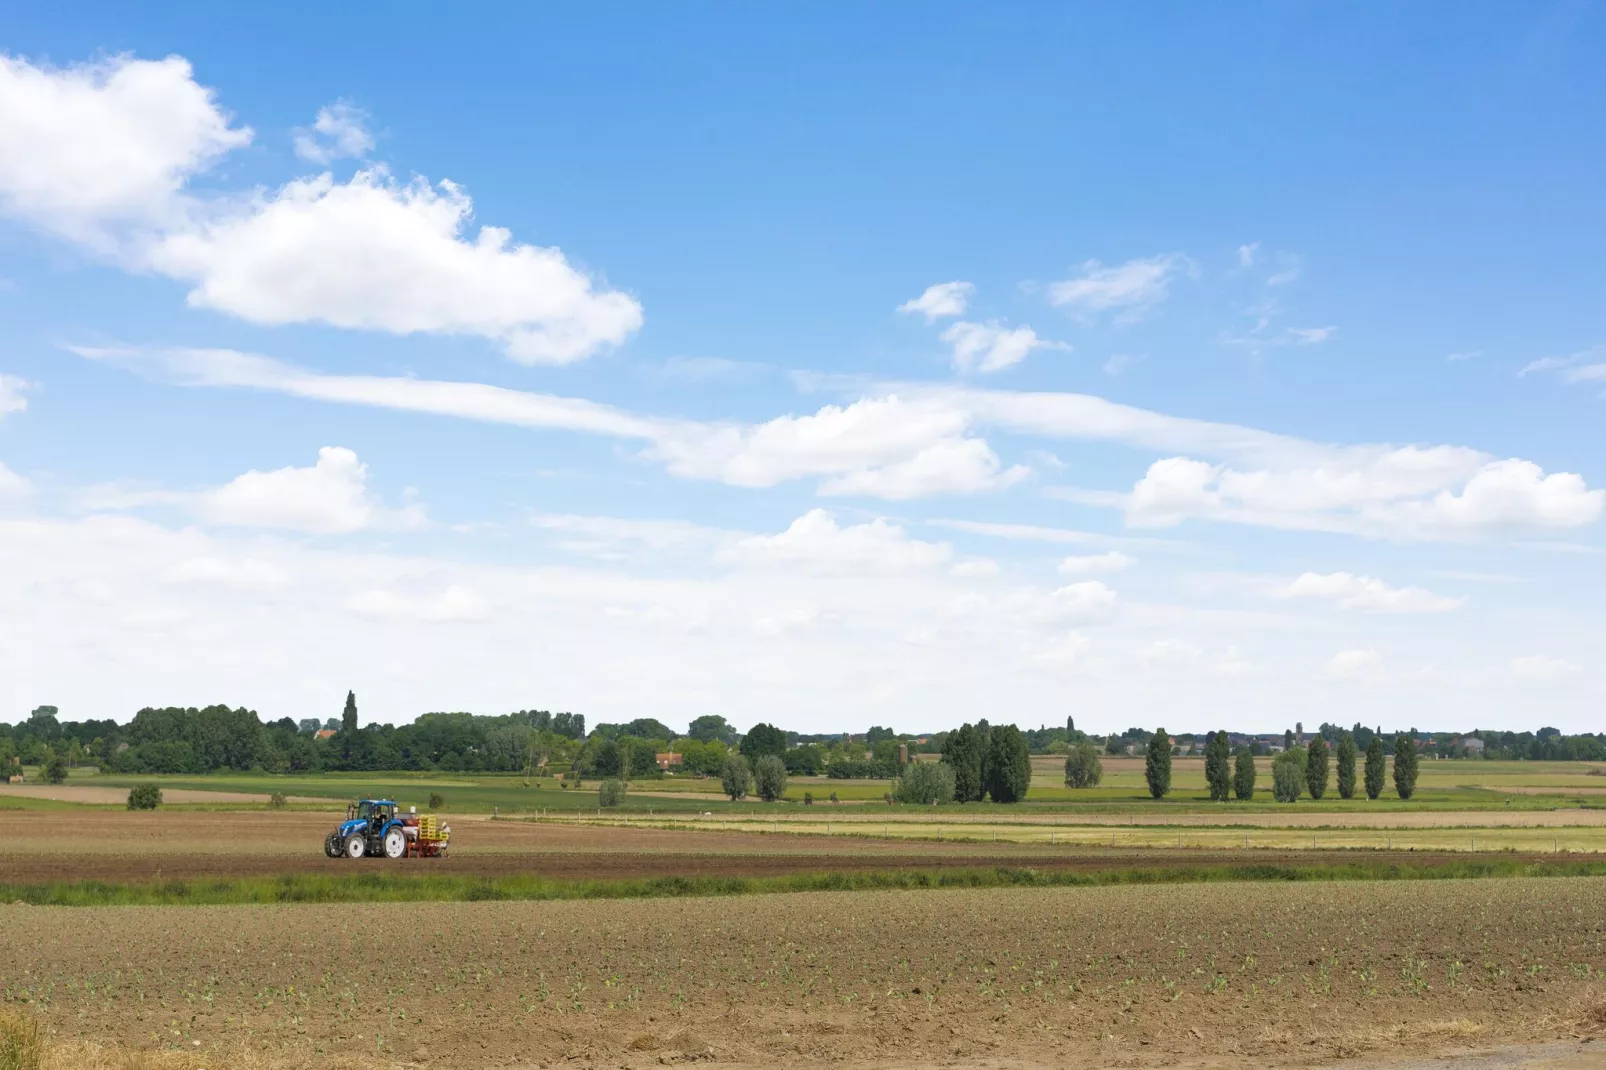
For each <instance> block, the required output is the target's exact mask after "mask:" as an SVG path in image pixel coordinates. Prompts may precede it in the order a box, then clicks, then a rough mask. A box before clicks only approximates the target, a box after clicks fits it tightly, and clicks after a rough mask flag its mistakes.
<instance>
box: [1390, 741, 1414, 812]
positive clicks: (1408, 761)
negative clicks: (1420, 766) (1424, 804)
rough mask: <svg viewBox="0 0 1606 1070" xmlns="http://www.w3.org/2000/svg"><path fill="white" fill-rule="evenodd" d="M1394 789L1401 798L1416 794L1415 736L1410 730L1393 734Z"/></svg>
mask: <svg viewBox="0 0 1606 1070" xmlns="http://www.w3.org/2000/svg"><path fill="white" fill-rule="evenodd" d="M1394 790H1395V791H1397V792H1399V793H1400V798H1402V799H1409V798H1410V797H1411V796H1412V795H1414V794H1416V737H1415V736H1413V735H1412V734H1411V733H1410V732H1398V733H1396V734H1395V736H1394Z"/></svg>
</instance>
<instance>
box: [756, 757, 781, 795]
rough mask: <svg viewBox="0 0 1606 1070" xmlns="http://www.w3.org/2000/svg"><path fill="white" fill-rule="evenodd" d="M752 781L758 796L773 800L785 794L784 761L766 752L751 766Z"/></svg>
mask: <svg viewBox="0 0 1606 1070" xmlns="http://www.w3.org/2000/svg"><path fill="white" fill-rule="evenodd" d="M753 783H754V785H755V787H756V789H757V791H758V797H759V798H760V799H763V800H764V801H765V802H774V801H775V800H776V799H779V798H782V797H783V796H785V795H786V763H785V762H783V761H782V760H781V759H780V758H778V757H776V756H775V755H773V754H766V755H764V757H762V758H760V759H759V760H758V764H757V765H755V766H753Z"/></svg>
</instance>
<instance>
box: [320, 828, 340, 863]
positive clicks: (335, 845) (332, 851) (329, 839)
mask: <svg viewBox="0 0 1606 1070" xmlns="http://www.w3.org/2000/svg"><path fill="white" fill-rule="evenodd" d="M323 853H324V854H326V855H328V856H329V857H330V858H339V857H340V833H338V832H331V833H330V834H329V835H327V836H325V837H324V838H323Z"/></svg>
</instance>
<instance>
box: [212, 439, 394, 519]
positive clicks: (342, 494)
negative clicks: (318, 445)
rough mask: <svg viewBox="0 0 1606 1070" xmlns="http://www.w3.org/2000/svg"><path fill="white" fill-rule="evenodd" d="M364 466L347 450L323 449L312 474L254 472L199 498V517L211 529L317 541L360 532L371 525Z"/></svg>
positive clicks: (305, 471) (288, 470)
mask: <svg viewBox="0 0 1606 1070" xmlns="http://www.w3.org/2000/svg"><path fill="white" fill-rule="evenodd" d="M367 480H368V466H367V465H365V464H363V463H362V462H361V461H359V460H358V459H357V455H356V454H355V453H353V452H352V451H351V450H348V449H344V448H342V447H340V446H325V447H323V448H322V449H320V450H319V451H318V463H317V464H315V465H313V466H312V467H311V468H293V467H288V468H278V469H275V470H273V471H271V472H258V471H256V470H255V469H253V470H252V471H249V472H246V473H245V474H244V475H242V476H238V477H236V478H235V479H233V480H231V481H230V482H228V483H226V484H224V485H223V486H221V487H219V488H217V489H216V490H213V491H209V492H207V493H206V494H205V495H203V496H202V497H201V499H200V501H199V503H198V506H199V512H200V513H201V515H202V516H203V517H204V518H205V519H206V520H208V521H210V522H212V523H214V524H227V525H231V526H235V527H273V528H288V529H290V530H292V531H305V532H311V533H315V534H322V535H337V534H344V533H348V532H353V531H361V530H362V529H363V528H365V527H367V526H368V525H369V524H370V523H371V522H372V521H373V519H374V515H375V511H376V510H375V507H374V505H373V503H372V502H371V501H370V500H369V498H368V488H367Z"/></svg>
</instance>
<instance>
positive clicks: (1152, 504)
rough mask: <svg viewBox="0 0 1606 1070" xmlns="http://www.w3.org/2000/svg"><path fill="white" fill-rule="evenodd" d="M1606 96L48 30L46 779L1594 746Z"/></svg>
mask: <svg viewBox="0 0 1606 1070" xmlns="http://www.w3.org/2000/svg"><path fill="white" fill-rule="evenodd" d="M1603 39H1606V13H1603V11H1602V10H1601V9H1600V7H1599V5H1591V4H1586V3H1558V4H1554V5H1549V6H1544V5H1528V6H1520V5H1510V4H1456V5H1426V4H1424V5H1414V6H1412V7H1410V8H1406V9H1399V8H1389V7H1384V6H1382V5H1376V6H1354V5H1352V6H1349V7H1345V8H1334V7H1321V6H1317V5H1307V4H1295V3H1287V4H1265V5H1257V4H1232V5H1228V4H1221V5H1209V6H1199V7H1197V8H1186V7H1181V6H1178V7H1176V8H1171V9H1164V10H1162V9H1154V8H1150V9H1138V8H1116V7H1113V6H1111V7H1106V8H1094V7H1092V6H1088V7H1086V8H1083V9H1075V8H1067V7H1066V6H1063V5H1052V6H1051V5H1042V6H1031V5H988V6H985V7H983V6H981V5H968V6H967V5H957V4H954V5H928V6H925V7H922V8H921V9H920V10H919V11H915V10H914V9H912V8H907V7H897V6H885V5H884V6H882V7H879V8H875V9H869V10H854V11H851V12H850V11H847V10H846V9H830V8H820V7H815V8H809V9H804V8H798V9H793V10H783V9H764V10H758V9H751V8H745V7H741V6H737V5H683V6H675V7H670V6H659V7H656V8H654V7H641V6H630V7H626V6H619V7H607V6H603V5H585V6H582V5H573V6H568V7H563V6H547V7H544V8H542V9H540V10H529V9H527V8H526V7H523V6H508V7H506V8H500V9H498V8H478V9H475V10H473V11H472V12H469V11H466V10H463V9H458V10H456V11H454V12H453V13H452V14H451V15H450V17H448V16H446V15H443V14H440V13H431V14H428V15H425V14H424V13H423V11H422V9H419V11H418V12H415V13H414V15H413V17H406V18H398V17H395V16H391V17H389V18H386V19H383V20H381V19H375V18H373V17H372V16H370V15H369V14H367V13H365V12H359V11H357V10H355V9H352V10H342V11H336V12H333V13H331V12H329V11H327V10H324V9H319V8H313V7H311V6H300V7H297V6H293V5H291V6H280V7H277V8H275V9H274V11H273V12H272V13H271V14H262V15H260V16H259V15H254V14H250V13H236V12H231V13H230V14H229V17H228V18H226V19H220V18H218V17H216V14H215V12H210V11H208V10H207V9H202V8H200V7H198V6H197V7H191V8H185V7H183V6H174V7H170V8H168V9H167V10H166V11H165V12H163V13H160V14H155V15H153V14H150V13H146V12H139V11H135V10H133V9H128V8H126V7H122V6H105V7H94V6H60V7H51V8H49V9H46V8H38V9H35V10H34V11H31V12H26V11H25V12H18V11H8V12H6V13H5V14H3V15H0V56H3V59H0V279H3V283H0V324H3V325H4V328H5V331H4V346H3V348H0V376H4V378H0V465H3V467H0V619H4V620H5V622H6V627H5V629H4V630H3V633H0V634H4V635H5V636H6V638H5V639H4V640H3V641H0V719H7V720H14V719H16V718H18V717H21V716H25V715H26V712H27V710H29V709H31V708H32V707H33V706H34V705H37V704H39V703H45V702H48V703H53V704H56V705H59V706H61V707H62V709H63V712H64V715H66V716H69V717H81V716H95V717H103V716H113V717H118V718H126V717H127V716H129V715H131V714H132V712H133V711H134V710H136V709H137V708H139V707H140V706H143V705H147V704H169V703H173V704H186V705H188V704H198V703H206V702H212V701H226V702H230V703H240V704H247V705H251V706H253V707H255V708H257V709H259V710H261V711H262V712H264V713H265V714H269V715H272V716H280V715H291V716H302V715H311V714H315V713H319V712H320V711H321V710H322V709H323V708H324V707H325V706H329V705H330V704H331V703H335V704H338V702H339V701H340V700H341V699H342V698H343V696H344V691H345V689H346V688H348V687H351V688H355V689H356V690H357V691H358V693H359V695H360V696H362V697H363V700H364V701H363V710H364V714H365V716H372V717H375V718H379V719H385V720H396V719H405V718H408V717H411V716H413V715H414V714H416V713H418V712H421V711H424V710H430V709H472V710H476V711H479V712H499V711H503V710H506V709H515V708H530V707H546V708H553V709H573V710H576V711H578V712H583V713H585V714H587V716H588V717H590V718H592V720H593V721H596V720H619V719H628V718H629V717H633V716H639V715H650V716H658V717H660V718H661V719H663V720H666V721H668V722H670V723H672V724H673V723H677V722H679V723H684V722H685V721H686V720H688V719H689V718H690V717H693V716H696V715H698V714H701V713H709V712H713V713H722V714H725V715H726V716H728V717H730V718H731V719H732V720H733V721H734V722H736V723H737V724H739V725H743V726H746V725H748V724H750V723H752V722H753V721H755V720H760V719H766V718H773V719H777V720H779V721H781V722H782V723H785V724H787V725H788V726H791V727H795V728H799V729H815V730H837V729H861V730H862V728H863V727H864V726H865V725H868V724H870V723H892V724H894V725H896V726H898V727H900V728H907V729H918V728H926V727H940V726H943V725H947V724H950V723H956V722H957V721H959V720H963V719H973V718H974V717H976V716H987V717H989V718H991V719H992V720H994V721H995V722H996V721H1001V720H1016V721H1019V722H1021V723H1023V724H1037V723H1042V722H1049V723H1053V722H1057V721H1061V720H1063V718H1064V717H1065V716H1067V715H1072V716H1075V717H1076V718H1077V721H1078V724H1079V725H1082V726H1084V727H1088V728H1091V729H1108V728H1112V727H1113V728H1124V727H1126V726H1127V725H1128V724H1134V723H1141V724H1146V725H1153V724H1164V725H1166V726H1167V727H1168V728H1170V729H1171V730H1172V731H1194V730H1203V729H1207V728H1214V727H1219V726H1222V725H1228V724H1230V725H1232V726H1234V727H1243V728H1262V729H1275V728H1280V727H1282V726H1283V725H1284V724H1285V723H1290V722H1292V721H1294V720H1303V721H1305V722H1306V723H1316V722H1319V721H1322V720H1337V721H1342V722H1344V723H1350V722H1352V721H1355V720H1364V721H1367V722H1368V723H1381V724H1383V725H1384V726H1385V727H1410V726H1415V727H1419V728H1443V729H1457V728H1468V729H1469V728H1473V727H1479V726H1483V727H1495V726H1499V727H1537V725H1538V724H1540V723H1550V724H1555V725H1557V726H1559V727H1562V728H1566V729H1574V730H1586V729H1587V730H1595V729H1598V728H1599V727H1600V725H1599V710H1600V709H1601V708H1602V702H1603V700H1606V675H1603V671H1602V670H1601V669H1600V667H1599V666H1598V665H1597V664H1596V662H1597V661H1598V653H1597V651H1598V650H1600V649H1601V646H1602V640H1603V639H1606V626H1603V620H1602V616H1601V612H1600V609H1599V606H1600V605H1601V604H1602V595H1603V594H1606V582H1603V576H1606V568H1603V559H1602V557H1601V553H1602V550H1603V549H1606V540H1603V539H1602V537H1601V524H1600V520H1601V515H1602V512H1603V509H1606V492H1603V490H1602V489H1601V488H1602V487H1603V486H1606V471H1603V470H1602V469H1603V468H1606V464H1603V462H1606V451H1603V445H1606V442H1603V439H1606V436H1603V433H1602V420H1601V417H1602V413H1603V408H1602V406H1603V405H1606V399H1603V391H1606V348H1603V347H1606V323H1603V322H1602V320H1603V314H1602V311H1601V309H1602V301H1601V294H1602V291H1603V285H1602V284H1603V282H1606V269H1603V267H1602V262H1601V259H1600V256H1599V249H1600V238H1601V235H1602V234H1603V233H1606V203H1603V202H1602V200H1601V198H1600V197H1599V193H1598V190H1599V176H1600V175H1601V174H1602V173H1603V165H1606V123H1603V122H1602V120H1603V118H1606V115H1603V112H1606V106H1603V103H1602V102H1603V101H1606V92H1603V91H1606V73H1603V72H1602V71H1601V69H1600V65H1599V64H1598V62H1595V61H1596V60H1597V59H1598V56H1599V54H1600V50H1601V45H1602V43H1603ZM482 228H489V229H482Z"/></svg>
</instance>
